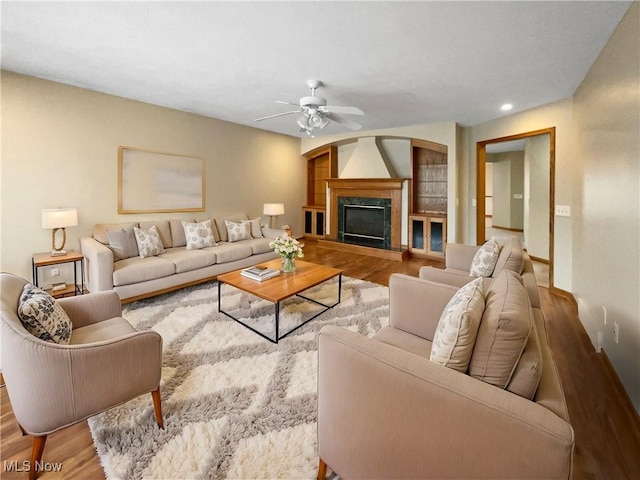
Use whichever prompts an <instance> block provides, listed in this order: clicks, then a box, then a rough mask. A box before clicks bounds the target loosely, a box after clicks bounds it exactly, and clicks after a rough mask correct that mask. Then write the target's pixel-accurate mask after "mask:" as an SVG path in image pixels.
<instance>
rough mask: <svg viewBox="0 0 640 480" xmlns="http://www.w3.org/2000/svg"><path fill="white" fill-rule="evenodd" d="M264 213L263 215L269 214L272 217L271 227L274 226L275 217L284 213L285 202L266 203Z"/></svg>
mask: <svg viewBox="0 0 640 480" xmlns="http://www.w3.org/2000/svg"><path fill="white" fill-rule="evenodd" d="M262 213H263V215H269V216H270V217H271V219H270V221H269V227H271V228H274V227H273V217H277V216H278V215H284V203H265V204H264V209H263V210H262Z"/></svg>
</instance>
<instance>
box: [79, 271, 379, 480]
mask: <svg viewBox="0 0 640 480" xmlns="http://www.w3.org/2000/svg"><path fill="white" fill-rule="evenodd" d="M337 285H338V284H337V279H334V280H332V281H329V282H326V283H325V284H322V285H319V286H318V287H315V288H314V289H312V290H308V291H307V292H305V293H304V295H305V296H308V297H310V298H313V299H315V300H317V301H320V302H322V303H325V304H331V303H333V302H335V300H336V299H337ZM222 299H223V309H224V310H226V311H230V312H231V313H233V315H234V316H236V317H237V318H242V319H244V320H245V321H246V322H248V323H251V324H252V326H254V327H255V328H259V329H261V331H264V332H265V333H266V334H269V332H270V331H272V329H273V324H274V315H273V311H274V306H273V304H272V303H269V302H266V301H264V300H261V299H259V298H257V297H254V296H251V295H249V294H246V293H243V292H240V291H239V290H236V289H234V288H232V287H230V286H228V285H223V286H222ZM388 306H389V296H388V289H387V287H385V286H381V285H376V284H373V283H370V282H365V281H362V280H357V279H353V278H349V277H343V280H342V301H341V303H340V304H338V305H337V306H335V307H334V308H333V309H330V310H328V311H326V312H324V313H322V314H321V315H319V316H318V317H317V318H316V319H314V320H312V321H311V322H309V323H307V324H306V325H304V326H303V327H301V328H299V329H298V330H296V331H295V332H293V333H292V334H291V335H289V336H287V337H285V338H284V339H282V340H280V341H279V343H278V344H274V343H271V342H269V341H267V340H265V339H264V338H262V337H260V336H259V335H257V334H256V333H254V332H252V331H250V330H249V329H247V328H245V327H244V326H242V325H240V324H239V323H237V322H235V321H233V320H231V319H230V318H228V317H227V316H225V315H223V314H221V313H218V298H217V284H216V283H215V282H211V283H207V284H202V285H198V286H195V287H190V288H186V289H183V290H180V291H177V292H174V293H170V294H165V295H161V296H157V297H154V298H152V299H147V300H141V301H138V302H134V303H132V304H129V305H125V307H124V313H123V316H124V317H125V318H126V319H127V320H128V321H129V322H130V323H131V324H132V325H133V326H134V327H135V328H136V329H137V330H147V329H153V330H156V331H157V332H159V333H160V334H161V335H162V337H163V369H162V383H161V393H162V402H163V414H164V425H165V428H164V430H160V429H159V428H158V426H157V424H156V423H155V420H154V418H155V417H154V413H153V403H152V400H151V395H150V394H149V395H142V396H140V397H138V398H136V399H134V400H132V401H130V402H128V403H126V404H124V405H121V406H119V407H116V408H113V409H111V410H109V411H107V412H105V413H102V414H100V415H96V416H94V417H92V418H90V419H89V427H90V429H91V433H92V435H93V439H94V442H95V445H96V448H97V451H98V455H99V456H100V461H101V463H102V465H103V467H104V470H105V473H106V476H107V478H109V479H142V478H153V479H156V478H158V479H159V478H167V479H169V478H170V479H187V478H188V479H192V478H194V479H195V478H209V479H224V478H233V479H276V478H281V479H312V478H315V476H316V471H317V466H318V457H317V453H316V445H317V444H316V393H317V387H316V379H317V348H318V344H317V334H318V332H319V330H320V329H321V328H322V327H323V326H324V325H328V324H332V325H341V326H344V327H346V328H348V329H350V330H354V331H358V332H360V333H362V334H364V335H368V336H371V335H372V334H373V333H375V332H376V331H377V330H378V329H380V328H381V327H382V326H384V325H386V324H387V323H388V315H389V313H388V312H389V308H388ZM318 308H320V307H318V306H317V305H315V304H314V303H312V302H309V301H306V300H303V299H300V298H298V297H293V298H291V299H289V300H286V301H284V302H282V303H281V313H280V321H281V332H283V331H286V330H288V329H289V328H290V327H292V326H295V325H296V324H299V323H301V322H303V321H304V319H306V318H309V317H310V316H311V315H313V314H314V313H315V312H316V311H317V309H318ZM284 329H286V330H284ZM105 368H109V366H108V365H105ZM131 368H135V365H132V366H131Z"/></svg>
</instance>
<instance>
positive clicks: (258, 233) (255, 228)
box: [242, 218, 264, 238]
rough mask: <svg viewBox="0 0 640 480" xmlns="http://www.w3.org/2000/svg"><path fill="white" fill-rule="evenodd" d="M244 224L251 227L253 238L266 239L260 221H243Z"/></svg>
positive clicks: (256, 219)
mask: <svg viewBox="0 0 640 480" xmlns="http://www.w3.org/2000/svg"><path fill="white" fill-rule="evenodd" d="M242 223H248V224H249V225H250V226H251V236H252V237H253V238H264V236H263V235H262V227H260V219H259V218H254V219H252V220H242Z"/></svg>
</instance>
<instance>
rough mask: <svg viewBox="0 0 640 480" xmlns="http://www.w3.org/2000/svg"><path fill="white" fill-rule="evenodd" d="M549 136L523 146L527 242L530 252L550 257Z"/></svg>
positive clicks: (546, 258)
mask: <svg viewBox="0 0 640 480" xmlns="http://www.w3.org/2000/svg"><path fill="white" fill-rule="evenodd" d="M549 140H550V138H549V135H548V134H545V135H536V136H534V137H529V138H527V139H526V141H525V148H524V242H525V245H526V246H527V251H528V252H529V255H531V256H533V257H537V258H540V259H544V260H549V166H550V163H549Z"/></svg>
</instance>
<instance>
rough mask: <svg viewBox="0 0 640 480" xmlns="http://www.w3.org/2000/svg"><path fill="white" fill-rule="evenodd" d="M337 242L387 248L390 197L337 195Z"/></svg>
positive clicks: (389, 227)
mask: <svg viewBox="0 0 640 480" xmlns="http://www.w3.org/2000/svg"><path fill="white" fill-rule="evenodd" d="M338 241H341V242H345V243H353V244H356V245H364V246H368V247H376V248H387V249H388V248H390V246H391V199H388V198H366V197H339V198H338Z"/></svg>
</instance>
